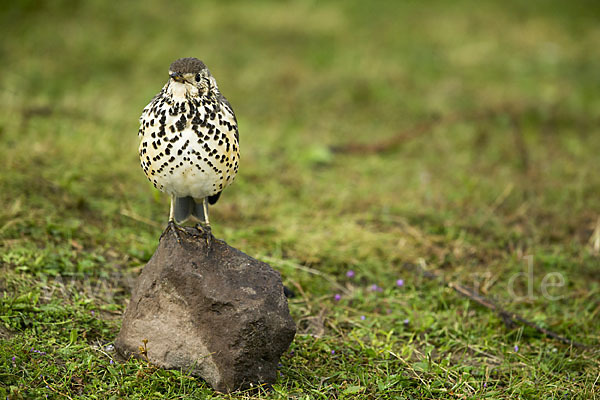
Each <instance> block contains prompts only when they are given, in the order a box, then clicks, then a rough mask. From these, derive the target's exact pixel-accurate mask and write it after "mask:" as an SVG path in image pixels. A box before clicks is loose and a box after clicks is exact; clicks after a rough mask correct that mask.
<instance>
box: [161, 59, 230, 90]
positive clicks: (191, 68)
mask: <svg viewBox="0 0 600 400" xmlns="http://www.w3.org/2000/svg"><path fill="white" fill-rule="evenodd" d="M168 84H169V87H171V89H172V91H173V93H176V92H180V93H189V94H191V95H192V96H207V95H210V94H212V93H213V92H215V91H216V90H218V89H217V82H216V81H215V79H214V78H213V77H212V75H211V74H210V71H209V70H208V68H206V65H204V63H203V62H202V61H200V60H198V59H197V58H193V57H187V58H180V59H178V60H175V61H174V62H173V63H172V64H171V66H170V67H169V82H168Z"/></svg>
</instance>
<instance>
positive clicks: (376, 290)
mask: <svg viewBox="0 0 600 400" xmlns="http://www.w3.org/2000/svg"><path fill="white" fill-rule="evenodd" d="M371 291H373V292H383V288H382V287H380V286H378V285H377V284H376V283H374V284H372V285H371Z"/></svg>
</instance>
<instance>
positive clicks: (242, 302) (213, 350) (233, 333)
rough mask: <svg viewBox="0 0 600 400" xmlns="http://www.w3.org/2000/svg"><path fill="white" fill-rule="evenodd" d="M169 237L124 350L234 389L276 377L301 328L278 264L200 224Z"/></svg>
mask: <svg viewBox="0 0 600 400" xmlns="http://www.w3.org/2000/svg"><path fill="white" fill-rule="evenodd" d="M178 232H179V236H180V238H181V241H180V242H178V241H177V239H176V237H175V235H174V234H173V231H167V232H166V233H165V234H164V236H163V237H162V239H161V241H160V244H159V246H158V249H157V250H156V252H155V253H154V255H153V256H152V258H151V259H150V261H149V262H148V264H146V266H145V267H144V270H143V271H142V273H141V275H140V276H139V277H138V279H137V281H136V284H135V287H134V289H133V293H132V296H131V301H130V303H129V305H128V306H127V310H126V311H125V315H124V317H123V324H122V327H121V331H120V332H119V335H118V337H117V339H116V341H115V347H116V349H117V351H118V352H119V353H120V354H121V355H122V356H124V357H126V358H128V357H131V356H134V357H137V358H140V357H141V353H140V350H139V347H140V346H143V342H142V341H143V340H144V339H147V340H148V342H147V357H148V359H149V361H150V362H152V363H153V364H155V365H157V366H159V367H162V368H166V369H181V370H183V371H186V372H189V373H191V374H193V375H196V376H199V377H201V378H203V379H204V380H205V381H206V382H208V384H210V385H211V386H212V387H213V388H214V389H215V390H218V391H221V392H229V391H233V390H237V389H244V388H248V387H250V386H252V385H254V386H256V385H257V384H262V383H266V384H271V383H274V382H275V380H276V377H277V364H278V362H279V358H280V357H281V354H282V353H283V352H284V351H285V350H286V349H287V348H288V346H289V345H290V343H291V341H292V340H293V338H294V335H295V333H296V325H295V324H294V321H293V320H292V318H291V316H290V314H289V309H288V305H287V299H286V298H285V296H284V293H283V284H282V282H281V277H280V275H279V273H278V272H277V271H274V270H273V269H272V268H271V267H270V266H269V265H268V264H265V263H263V262H260V261H257V260H255V259H253V258H251V257H249V256H247V255H246V254H244V253H242V252H241V251H239V250H236V249H234V248H233V247H230V246H228V245H227V244H226V243H225V242H223V241H220V240H217V239H214V237H213V238H212V242H211V244H210V246H208V245H207V241H206V237H205V236H202V234H199V233H198V231H197V230H196V229H194V228H185V232H181V231H178Z"/></svg>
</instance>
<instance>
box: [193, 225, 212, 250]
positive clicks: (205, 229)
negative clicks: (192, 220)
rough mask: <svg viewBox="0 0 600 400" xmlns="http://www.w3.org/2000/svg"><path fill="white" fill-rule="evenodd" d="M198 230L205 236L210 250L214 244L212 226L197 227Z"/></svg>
mask: <svg viewBox="0 0 600 400" xmlns="http://www.w3.org/2000/svg"><path fill="white" fill-rule="evenodd" d="M196 230H197V231H198V232H200V233H201V234H202V236H204V240H206V248H207V249H208V250H210V246H211V244H212V237H213V235H212V231H211V229H210V225H202V224H198V225H196Z"/></svg>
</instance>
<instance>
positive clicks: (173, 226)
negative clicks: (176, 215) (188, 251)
mask: <svg viewBox="0 0 600 400" xmlns="http://www.w3.org/2000/svg"><path fill="white" fill-rule="evenodd" d="M169 231H172V232H173V234H174V235H175V238H176V239H177V243H181V236H179V232H178V231H182V232H185V230H184V229H183V228H181V227H180V226H179V225H177V224H176V223H175V221H172V220H171V221H169V223H168V224H167V227H166V228H165V230H164V231H163V233H162V234H161V235H160V239H159V241H161V240H162V238H163V236H165V235H166V234H167V232H169Z"/></svg>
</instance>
